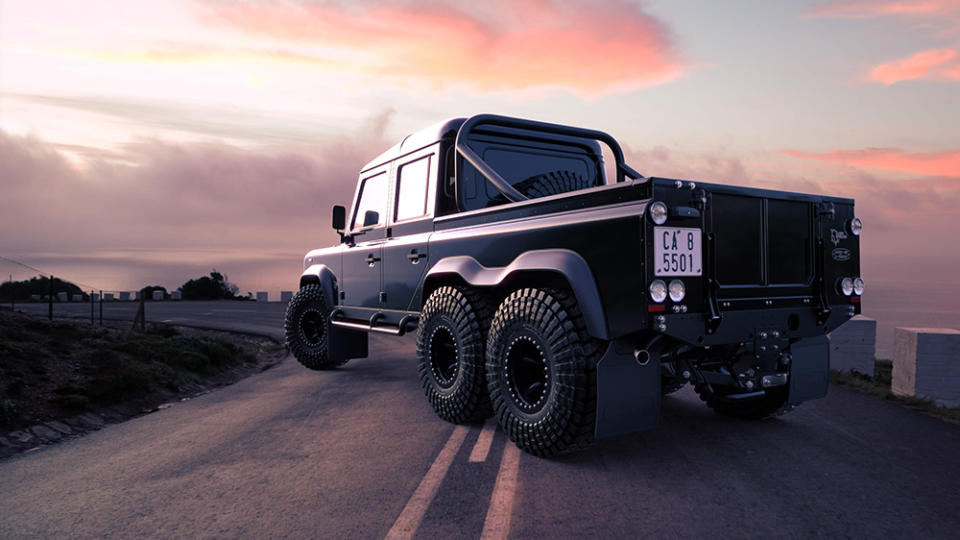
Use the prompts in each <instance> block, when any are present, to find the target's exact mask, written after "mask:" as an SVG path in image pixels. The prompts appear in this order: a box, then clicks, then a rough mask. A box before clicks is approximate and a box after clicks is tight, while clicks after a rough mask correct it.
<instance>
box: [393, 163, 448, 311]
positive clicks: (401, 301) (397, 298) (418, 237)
mask: <svg viewBox="0 0 960 540" xmlns="http://www.w3.org/2000/svg"><path fill="white" fill-rule="evenodd" d="M437 148H438V145H433V146H430V147H428V148H425V149H423V150H420V151H418V152H416V153H414V154H411V155H408V156H405V157H404V158H401V159H400V160H399V161H398V162H397V174H396V179H397V181H396V185H395V187H394V191H393V197H391V199H390V200H391V201H392V208H391V210H392V211H391V223H390V227H388V228H387V239H386V242H385V243H384V244H383V291H384V293H385V295H386V299H385V303H384V307H385V308H387V309H396V310H408V311H409V310H419V308H420V306H412V302H413V300H414V298H415V296H416V292H417V290H418V289H419V287H420V281H421V280H422V279H423V275H424V270H425V269H426V268H427V267H428V266H429V264H428V260H429V259H428V257H429V253H428V251H427V240H428V239H429V238H430V233H431V232H432V231H433V212H434V202H435V200H436V196H435V194H436V185H437V182H436V179H437V164H438V159H437Z"/></svg>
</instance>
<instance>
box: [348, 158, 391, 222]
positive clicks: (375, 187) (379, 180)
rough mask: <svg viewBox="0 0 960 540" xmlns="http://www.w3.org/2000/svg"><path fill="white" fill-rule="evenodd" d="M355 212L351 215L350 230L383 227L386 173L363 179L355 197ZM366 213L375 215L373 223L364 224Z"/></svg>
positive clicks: (385, 206) (385, 209)
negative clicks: (371, 212)
mask: <svg viewBox="0 0 960 540" xmlns="http://www.w3.org/2000/svg"><path fill="white" fill-rule="evenodd" d="M357 200H358V202H357V211H356V213H354V215H353V224H352V226H351V227H350V228H351V230H357V229H362V228H365V227H375V226H378V225H383V223H384V220H385V219H386V216H385V215H384V214H386V212H387V173H386V172H382V173H380V174H378V175H376V176H371V177H370V178H365V179H364V180H363V185H362V186H361V187H360V196H359V197H357ZM368 211H373V212H376V213H377V219H376V221H375V222H364V220H365V219H366V215H367V212H368Z"/></svg>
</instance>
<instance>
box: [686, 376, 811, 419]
mask: <svg viewBox="0 0 960 540" xmlns="http://www.w3.org/2000/svg"><path fill="white" fill-rule="evenodd" d="M694 390H696V392H697V395H699V396H700V399H701V400H703V402H704V403H706V404H707V406H708V407H710V408H711V409H713V410H714V411H715V412H716V413H717V414H721V415H723V416H732V417H734V418H742V419H745V420H759V419H761V418H766V417H768V416H779V415H781V414H786V413H788V412H790V411H792V410H793V409H795V408H796V407H794V406H791V405H787V387H786V386H780V387H775V388H768V389H767V390H766V394H765V395H764V396H763V397H760V398H756V399H748V400H742V401H727V400H724V399H723V396H722V395H718V394H717V393H716V391H711V390H710V388H709V387H708V386H707V385H705V384H698V385H696V386H694Z"/></svg>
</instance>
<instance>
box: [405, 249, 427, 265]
mask: <svg viewBox="0 0 960 540" xmlns="http://www.w3.org/2000/svg"><path fill="white" fill-rule="evenodd" d="M426 256H427V254H426V253H417V250H415V249H414V250H411V251H410V253H408V254H407V258H408V259H410V262H412V263H413V264H417V263H418V262H420V259H423V258H424V257H426Z"/></svg>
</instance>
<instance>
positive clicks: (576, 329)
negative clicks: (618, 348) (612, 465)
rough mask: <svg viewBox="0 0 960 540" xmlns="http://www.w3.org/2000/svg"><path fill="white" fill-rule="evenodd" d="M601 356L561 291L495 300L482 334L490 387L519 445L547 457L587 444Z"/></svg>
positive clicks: (526, 291) (567, 295)
mask: <svg viewBox="0 0 960 540" xmlns="http://www.w3.org/2000/svg"><path fill="white" fill-rule="evenodd" d="M599 353H600V346H599V342H598V341H597V340H594V339H592V338H591V337H590V336H589V335H588V334H587V332H586V325H585V324H584V322H583V317H582V316H581V314H580V311H579V309H578V308H577V305H576V301H575V300H574V299H573V297H572V295H571V294H570V293H568V292H566V291H560V290H542V289H532V288H530V289H521V290H518V291H516V292H514V293H512V294H511V295H510V296H508V297H507V298H506V299H505V300H504V301H503V303H502V304H500V307H499V309H497V312H496V314H495V315H494V317H493V322H492V323H491V324H490V336H489V338H488V339H487V387H488V388H489V390H490V398H491V400H492V402H493V407H494V411H495V413H496V415H497V420H498V421H499V422H500V425H501V426H502V427H503V429H504V430H505V431H506V432H507V435H508V436H509V437H510V439H511V440H513V442H514V443H516V445H517V446H518V447H520V449H522V450H524V451H526V452H529V453H531V454H534V455H538V456H543V457H552V456H557V455H560V454H563V453H566V452H569V451H572V450H577V449H580V448H584V447H587V446H589V445H590V444H592V442H593V431H594V427H595V421H596V388H597V379H596V360H597V357H598V356H599Z"/></svg>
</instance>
